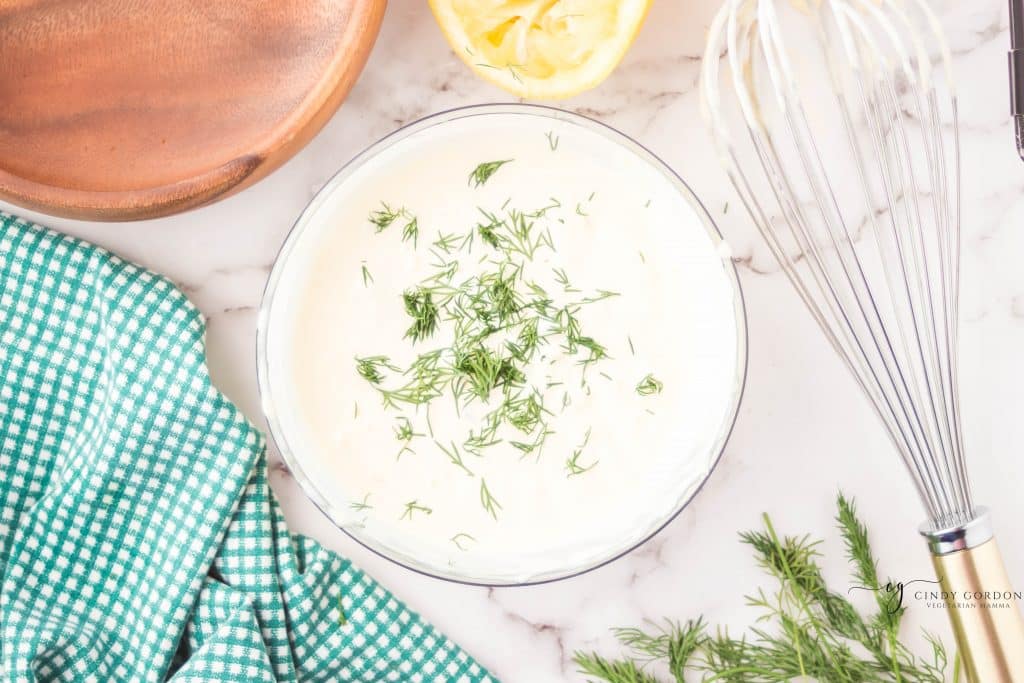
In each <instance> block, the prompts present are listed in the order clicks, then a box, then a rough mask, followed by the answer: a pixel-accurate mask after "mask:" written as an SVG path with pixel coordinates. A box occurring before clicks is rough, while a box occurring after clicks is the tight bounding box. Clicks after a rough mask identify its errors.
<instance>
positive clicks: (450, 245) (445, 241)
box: [433, 232, 459, 254]
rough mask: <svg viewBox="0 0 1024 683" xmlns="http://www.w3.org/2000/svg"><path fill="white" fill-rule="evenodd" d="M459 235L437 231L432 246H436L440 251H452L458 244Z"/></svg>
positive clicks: (446, 252)
mask: <svg viewBox="0 0 1024 683" xmlns="http://www.w3.org/2000/svg"><path fill="white" fill-rule="evenodd" d="M458 242H459V237H458V235H456V234H455V233H453V232H448V233H440V232H439V233H437V239H436V240H434V242H433V246H435V247H437V249H439V250H440V251H443V252H444V253H445V254H450V253H452V252H453V251H454V250H455V249H456V248H457V245H458Z"/></svg>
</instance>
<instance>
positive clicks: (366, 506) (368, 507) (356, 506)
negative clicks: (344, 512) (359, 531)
mask: <svg viewBox="0 0 1024 683" xmlns="http://www.w3.org/2000/svg"><path fill="white" fill-rule="evenodd" d="M369 500H370V494H369V493H367V494H366V495H365V496H363V500H362V502H359V503H349V504H348V506H349V507H350V508H352V509H353V510H358V511H362V510H372V509H373V506H372V505H370V504H369V502H367V501H369Z"/></svg>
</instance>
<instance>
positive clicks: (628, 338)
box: [626, 334, 636, 356]
mask: <svg viewBox="0 0 1024 683" xmlns="http://www.w3.org/2000/svg"><path fill="white" fill-rule="evenodd" d="M626 341H627V342H629V353H630V354H632V355H634V356H635V355H636V348H634V346H633V338H632V337H631V336H629V335H628V334H627V335H626Z"/></svg>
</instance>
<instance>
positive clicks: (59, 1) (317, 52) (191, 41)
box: [0, 0, 386, 220]
mask: <svg viewBox="0 0 1024 683" xmlns="http://www.w3.org/2000/svg"><path fill="white" fill-rule="evenodd" d="M385 2H386V0H177V1H175V0H88V1H87V2H82V1H81V0H7V1H6V2H0V197H3V198H4V199H8V200H10V201H11V202H14V203H15V204H19V205H22V206H26V207H30V208H33V209H38V210H40V211H44V212H46V213H51V214H57V215H62V216H71V217H76V218H94V219H101V220H130V219H137V218H152V217H155V216H163V215H167V214H171V213H176V212H179V211H184V210H186V209H190V208H193V207H197V206H201V205H203V204H207V203H209V202H213V201H216V200H218V199H221V198H223V197H226V196H227V195H229V194H231V193H233V192H236V191H238V190H240V189H242V188H243V187H246V186H247V185H250V184H252V183H254V182H256V181H257V180H259V179H260V178H262V177H263V176H265V175H266V174H267V173H269V172H270V171H272V170H273V169H275V168H276V167H277V166H279V165H280V164H282V163H283V162H284V161H286V160H287V159H288V158H289V157H290V156H291V155H293V154H294V153H295V152H297V151H298V150H299V149H300V148H301V147H302V146H303V145H304V144H305V143H306V142H308V141H309V139H310V138H312V137H313V135H314V134H315V133H316V132H317V131H318V130H320V128H321V127H322V126H323V125H324V123H326V122H327V119H329V118H330V116H331V114H333V113H334V111H335V110H336V109H337V108H338V106H339V105H340V104H341V101H342V100H343V99H344V97H345V95H346V94H347V93H348V91H349V89H350V88H351V87H352V84H353V83H354V82H355V79H356V77H357V76H358V75H359V72H360V71H361V70H362V68H363V65H364V64H365V62H366V58H367V56H368V54H369V52H370V48H371V47H372V45H373V41H374V39H375V38H376V36H377V31H378V29H379V28H380V22H381V18H382V17H383V14H384V6H385Z"/></svg>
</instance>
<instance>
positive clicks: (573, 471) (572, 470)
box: [565, 427, 598, 477]
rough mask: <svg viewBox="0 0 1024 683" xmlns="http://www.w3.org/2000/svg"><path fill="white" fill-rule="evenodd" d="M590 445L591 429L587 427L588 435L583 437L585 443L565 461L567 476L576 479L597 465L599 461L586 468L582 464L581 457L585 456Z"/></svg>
mask: <svg viewBox="0 0 1024 683" xmlns="http://www.w3.org/2000/svg"><path fill="white" fill-rule="evenodd" d="M588 443H590V427H587V433H586V434H585V435H584V437H583V443H581V444H580V445H579V446H577V447H576V449H575V450H573V452H572V456H571V457H569V458H568V459H567V460H566V461H565V469H566V470H567V471H568V473H569V474H568V475H567V476H569V477H575V476H577V475H580V474H583V473H584V472H587V471H589V470H592V469H593V468H594V466H595V465H597V463H598V461H597V460H595V461H594V462H592V463H590V464H589V465H586V466H584V465H581V464H580V456H582V455H583V449H585V448H586V447H587V444H588Z"/></svg>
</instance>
